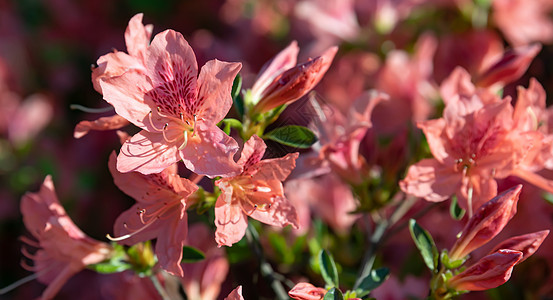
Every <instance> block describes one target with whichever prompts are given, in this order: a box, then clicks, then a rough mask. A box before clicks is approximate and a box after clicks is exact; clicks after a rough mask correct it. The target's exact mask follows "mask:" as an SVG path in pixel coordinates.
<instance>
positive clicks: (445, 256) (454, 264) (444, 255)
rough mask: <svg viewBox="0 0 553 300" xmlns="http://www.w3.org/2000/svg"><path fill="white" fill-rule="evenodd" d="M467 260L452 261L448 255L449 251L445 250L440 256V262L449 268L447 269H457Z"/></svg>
mask: <svg viewBox="0 0 553 300" xmlns="http://www.w3.org/2000/svg"><path fill="white" fill-rule="evenodd" d="M465 261H467V260H466V258H460V259H457V260H450V259H449V255H448V253H447V250H443V251H442V253H441V254H440V262H441V263H442V264H443V265H444V266H445V267H446V268H447V269H450V270H451V269H457V268H459V267H460V266H461V265H463V264H464V263H465Z"/></svg>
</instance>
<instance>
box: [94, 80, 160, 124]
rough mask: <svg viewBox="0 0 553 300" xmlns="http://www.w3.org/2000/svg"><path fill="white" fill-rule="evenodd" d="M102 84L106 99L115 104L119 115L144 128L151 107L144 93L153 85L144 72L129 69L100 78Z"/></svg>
mask: <svg viewBox="0 0 553 300" xmlns="http://www.w3.org/2000/svg"><path fill="white" fill-rule="evenodd" d="M100 86H101V89H102V92H103V94H104V100H106V101H107V102H108V103H109V104H111V105H113V107H114V108H115V112H116V113H117V114H118V115H120V116H121V117H123V118H125V119H127V120H128V121H129V122H131V123H133V124H134V125H136V126H138V127H140V128H142V129H145V128H146V124H148V123H147V122H149V121H148V113H149V112H150V111H151V109H150V107H149V106H148V105H147V104H146V103H145V102H144V95H145V92H146V91H149V90H151V89H152V86H151V84H150V83H149V82H148V80H147V78H146V77H145V76H144V75H143V74H140V73H138V72H134V71H129V72H126V73H124V74H123V75H121V76H117V77H112V78H107V79H103V80H100Z"/></svg>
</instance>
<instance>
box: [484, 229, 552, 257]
mask: <svg viewBox="0 0 553 300" xmlns="http://www.w3.org/2000/svg"><path fill="white" fill-rule="evenodd" d="M548 234H549V230H542V231H538V232H533V233H528V234H524V235H519V236H515V237H512V238H510V239H507V240H505V241H503V242H501V243H500V244H499V245H497V246H495V248H494V250H493V251H491V252H490V253H492V252H495V251H497V250H499V249H511V250H516V251H520V252H522V255H523V256H522V259H521V260H520V261H519V263H521V262H523V261H524V260H526V259H527V258H528V257H530V256H531V255H532V254H534V252H536V251H537V250H538V248H539V247H540V245H541V243H542V242H543V240H545V237H547V235H548Z"/></svg>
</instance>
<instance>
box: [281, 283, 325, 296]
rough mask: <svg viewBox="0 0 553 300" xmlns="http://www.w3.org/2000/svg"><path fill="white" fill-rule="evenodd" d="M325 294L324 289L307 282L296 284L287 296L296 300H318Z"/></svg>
mask: <svg viewBox="0 0 553 300" xmlns="http://www.w3.org/2000/svg"><path fill="white" fill-rule="evenodd" d="M325 294H326V290H325V289H323V288H319V287H316V286H314V285H312V284H311V283H307V282H300V283H298V284H296V285H295V286H294V287H293V288H292V289H291V290H290V291H289V292H288V296H290V297H291V298H293V299H297V300H320V299H323V297H324V295H325Z"/></svg>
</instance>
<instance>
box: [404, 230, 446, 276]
mask: <svg viewBox="0 0 553 300" xmlns="http://www.w3.org/2000/svg"><path fill="white" fill-rule="evenodd" d="M409 231H410V232H411V237H412V238H413V241H414V242H415V245H416V246H417V248H418V249H419V251H420V253H421V255H422V258H423V260H424V263H425V264H426V266H427V267H428V268H429V269H430V270H431V271H434V270H435V269H436V268H437V266H438V256H439V253H438V248H436V244H435V243H434V240H433V239H432V236H431V235H430V233H428V231H426V230H424V229H423V228H422V227H420V226H419V224H417V222H416V221H415V220H413V219H411V220H409Z"/></svg>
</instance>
